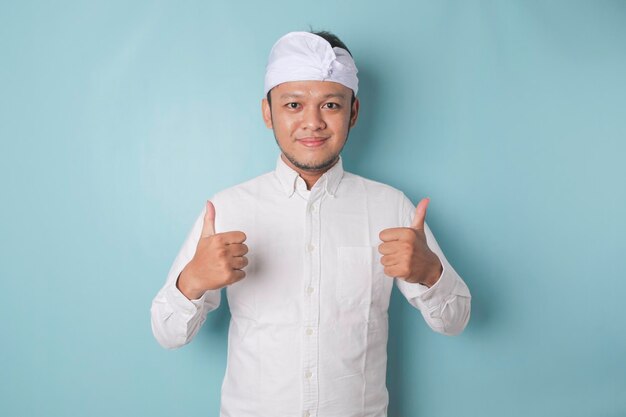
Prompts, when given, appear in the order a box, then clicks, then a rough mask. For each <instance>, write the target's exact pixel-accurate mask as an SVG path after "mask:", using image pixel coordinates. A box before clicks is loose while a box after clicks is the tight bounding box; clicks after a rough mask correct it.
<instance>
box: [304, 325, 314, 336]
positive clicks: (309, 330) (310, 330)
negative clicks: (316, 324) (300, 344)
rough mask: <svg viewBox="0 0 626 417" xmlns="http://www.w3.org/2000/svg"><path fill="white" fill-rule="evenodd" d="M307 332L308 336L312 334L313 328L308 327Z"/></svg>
mask: <svg viewBox="0 0 626 417" xmlns="http://www.w3.org/2000/svg"><path fill="white" fill-rule="evenodd" d="M306 334H307V336H311V335H312V334H313V329H311V328H310V327H309V328H308V329H306Z"/></svg>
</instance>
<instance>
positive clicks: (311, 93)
mask: <svg viewBox="0 0 626 417" xmlns="http://www.w3.org/2000/svg"><path fill="white" fill-rule="evenodd" d="M270 94H271V95H270V97H271V101H272V105H271V108H270V104H269V103H268V102H267V100H266V99H263V102H262V110H263V120H264V121H265V125H266V126H267V127H268V128H270V129H273V130H274V137H275V138H276V142H277V143H278V146H279V147H280V149H281V151H282V153H283V154H284V155H285V157H286V158H287V160H288V161H289V162H290V163H291V164H290V165H292V168H295V169H296V170H297V171H306V172H311V173H314V172H324V171H326V170H328V169H329V168H330V167H331V166H332V165H334V163H335V162H336V161H337V158H338V157H339V153H340V152H341V150H342V149H343V146H344V145H345V143H346V141H347V139H348V132H349V131H350V128H351V127H353V126H354V125H355V123H356V119H357V116H358V112H359V101H358V99H356V100H355V102H354V104H353V105H352V106H351V105H350V104H351V99H352V90H351V89H349V88H348V87H345V86H344V85H342V84H339V83H335V82H332V81H291V82H285V83H282V84H279V85H277V86H276V87H274V88H273V89H272V90H271V92H270ZM350 110H352V115H351V112H350Z"/></svg>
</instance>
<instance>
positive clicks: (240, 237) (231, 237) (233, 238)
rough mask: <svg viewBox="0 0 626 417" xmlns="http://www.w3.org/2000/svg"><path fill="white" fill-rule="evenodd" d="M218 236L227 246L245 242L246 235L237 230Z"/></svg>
mask: <svg viewBox="0 0 626 417" xmlns="http://www.w3.org/2000/svg"><path fill="white" fill-rule="evenodd" d="M220 236H221V238H222V239H223V242H224V243H226V244H227V245H232V244H240V243H243V242H245V241H246V234H245V233H244V232H240V231H238V230H236V231H232V232H224V233H220Z"/></svg>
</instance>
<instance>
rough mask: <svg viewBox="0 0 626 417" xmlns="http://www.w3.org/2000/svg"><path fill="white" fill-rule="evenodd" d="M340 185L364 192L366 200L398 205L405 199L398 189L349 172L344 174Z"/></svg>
mask: <svg viewBox="0 0 626 417" xmlns="http://www.w3.org/2000/svg"><path fill="white" fill-rule="evenodd" d="M342 183H343V185H344V186H346V187H348V189H352V190H354V189H360V190H361V191H363V192H365V193H366V194H367V196H368V198H370V199H371V198H375V199H380V200H383V201H387V202H389V203H391V204H399V203H401V202H403V201H404V200H405V199H407V200H408V198H407V197H406V195H405V194H404V193H403V192H402V191H401V190H399V189H397V188H395V187H393V186H391V185H389V184H385V183H382V182H379V181H374V180H372V179H369V178H365V177H362V176H360V175H357V174H353V173H351V172H344V176H343V180H342Z"/></svg>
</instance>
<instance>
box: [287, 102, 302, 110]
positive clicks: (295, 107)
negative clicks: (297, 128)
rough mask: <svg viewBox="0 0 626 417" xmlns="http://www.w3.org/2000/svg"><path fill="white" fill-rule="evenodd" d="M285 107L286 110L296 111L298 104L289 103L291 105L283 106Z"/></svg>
mask: <svg viewBox="0 0 626 417" xmlns="http://www.w3.org/2000/svg"><path fill="white" fill-rule="evenodd" d="M285 106H287V108H288V109H292V110H295V109H297V108H298V107H299V106H300V104H299V103H295V102H291V103H287V104H285Z"/></svg>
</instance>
